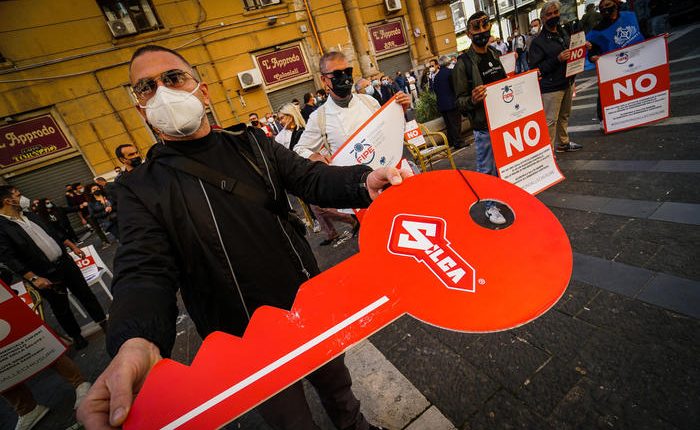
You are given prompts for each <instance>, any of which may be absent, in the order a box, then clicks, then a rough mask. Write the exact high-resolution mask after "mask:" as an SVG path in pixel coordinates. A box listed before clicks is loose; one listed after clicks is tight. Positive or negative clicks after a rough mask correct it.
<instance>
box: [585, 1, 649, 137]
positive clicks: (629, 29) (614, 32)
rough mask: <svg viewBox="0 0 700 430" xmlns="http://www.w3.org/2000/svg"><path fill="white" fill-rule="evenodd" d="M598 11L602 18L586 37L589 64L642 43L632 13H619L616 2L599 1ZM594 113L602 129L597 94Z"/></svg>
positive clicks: (640, 34)
mask: <svg viewBox="0 0 700 430" xmlns="http://www.w3.org/2000/svg"><path fill="white" fill-rule="evenodd" d="M598 9H599V10H600V15H601V16H602V17H603V18H602V19H601V20H600V22H598V24H597V25H596V26H595V27H593V30H591V32H590V33H588V34H587V35H586V39H587V40H588V41H589V42H590V44H591V48H590V49H589V50H588V60H589V61H590V62H591V63H596V62H597V61H598V58H600V56H601V55H603V54H607V53H608V52H610V51H614V50H616V49H620V48H624V47H625V46H628V45H632V44H634V43H639V42H643V41H644V35H643V34H642V30H641V29H640V27H639V23H638V22H637V15H636V14H635V13H634V12H622V11H620V5H619V2H618V1H616V0H601V2H600V3H599V4H598ZM596 113H597V114H598V120H599V121H601V127H602V121H603V110H602V107H601V105H600V93H598V103H597V105H596Z"/></svg>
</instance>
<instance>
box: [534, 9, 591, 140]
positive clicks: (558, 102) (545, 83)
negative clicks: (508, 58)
mask: <svg viewBox="0 0 700 430" xmlns="http://www.w3.org/2000/svg"><path fill="white" fill-rule="evenodd" d="M560 8H561V3H559V2H558V1H556V0H554V1H549V2H547V3H545V5H544V6H543V7H542V11H541V12H540V18H541V19H542V22H543V23H544V28H543V29H542V31H541V32H540V34H539V36H537V37H536V38H535V39H534V40H533V41H532V44H531V45H530V57H529V63H530V69H535V68H538V69H540V73H541V74H542V78H541V80H540V90H541V91H542V102H543V103H544V110H545V114H546V116H547V127H548V128H549V136H550V138H551V139H552V145H553V146H554V150H555V151H556V152H571V151H578V150H580V149H581V148H583V146H581V145H579V144H578V143H574V142H571V140H570V139H569V131H568V127H569V115H570V114H571V100H572V98H573V94H574V79H575V76H572V77H569V78H567V77H566V64H567V61H568V60H569V58H570V57H571V51H570V50H569V34H568V33H567V31H566V30H565V29H564V27H562V26H560V25H559V21H560V15H559V9H560ZM556 142H558V144H557V143H556Z"/></svg>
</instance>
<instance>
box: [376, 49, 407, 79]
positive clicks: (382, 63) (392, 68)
mask: <svg viewBox="0 0 700 430" xmlns="http://www.w3.org/2000/svg"><path fill="white" fill-rule="evenodd" d="M377 65H378V66H379V70H381V71H382V73H383V74H385V75H387V76H390V77H392V78H393V77H394V76H396V72H401V73H406V72H407V71H409V70H411V68H412V67H413V66H412V65H411V54H410V53H408V52H404V53H402V54H398V55H394V56H391V57H386V58H382V59H381V60H377Z"/></svg>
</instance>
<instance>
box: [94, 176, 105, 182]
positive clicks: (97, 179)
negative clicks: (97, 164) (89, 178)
mask: <svg viewBox="0 0 700 430" xmlns="http://www.w3.org/2000/svg"><path fill="white" fill-rule="evenodd" d="M97 181H105V182H107V180H106V179H105V178H103V177H102V176H98V177H96V178H95V182H97Z"/></svg>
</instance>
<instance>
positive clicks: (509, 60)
mask: <svg viewBox="0 0 700 430" xmlns="http://www.w3.org/2000/svg"><path fill="white" fill-rule="evenodd" d="M498 59H499V60H501V65H503V69H504V70H505V72H506V75H508V77H510V76H513V75H515V60H516V58H515V52H509V53H507V54H503V55H501V56H500V57H498Z"/></svg>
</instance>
